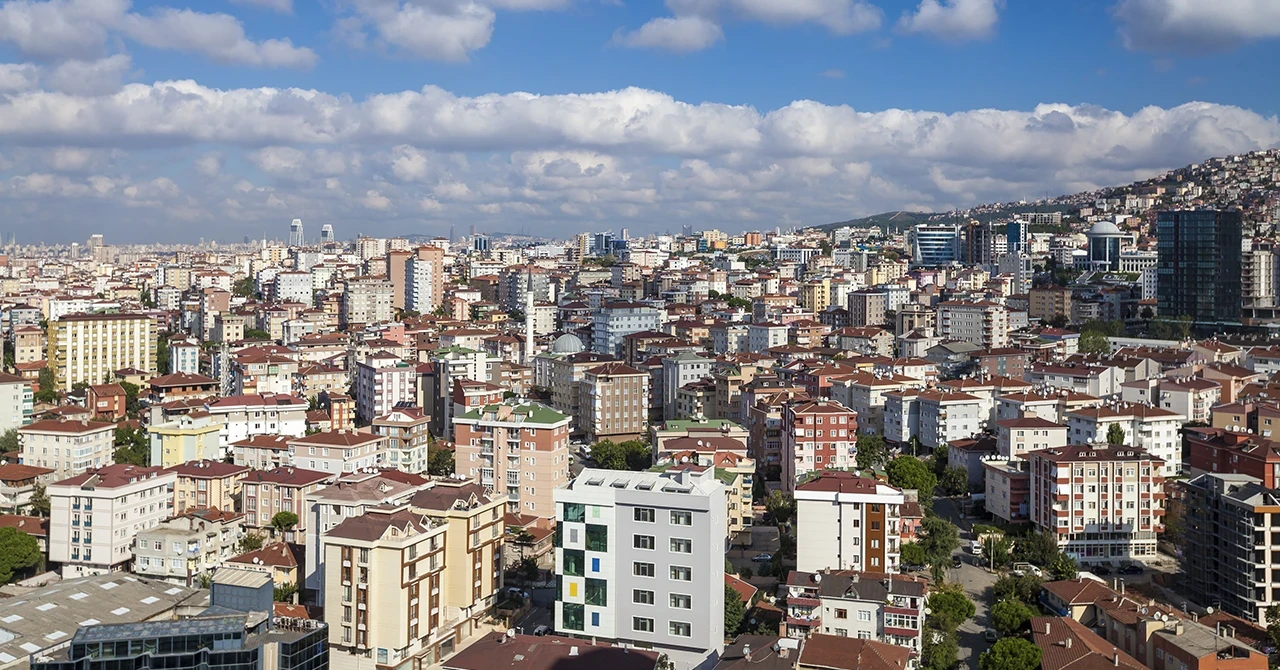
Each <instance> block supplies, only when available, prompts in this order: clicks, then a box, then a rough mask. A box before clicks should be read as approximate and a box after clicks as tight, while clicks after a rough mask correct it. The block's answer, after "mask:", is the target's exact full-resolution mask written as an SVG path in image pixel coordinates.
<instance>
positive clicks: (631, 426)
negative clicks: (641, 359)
mask: <svg viewBox="0 0 1280 670" xmlns="http://www.w3.org/2000/svg"><path fill="white" fill-rule="evenodd" d="M582 427H583V429H584V430H585V431H586V433H587V435H588V436H589V437H590V439H591V440H593V441H598V440H605V439H609V440H614V441H615V442H616V441H621V440H633V439H636V438H638V437H640V436H641V435H644V434H645V432H646V431H647V430H648V428H649V373H648V372H642V371H640V370H637V369H635V368H633V367H631V366H629V365H625V364H623V363H605V364H604V365H601V366H598V367H594V368H591V369H590V370H587V372H586V374H585V375H583V378H582Z"/></svg>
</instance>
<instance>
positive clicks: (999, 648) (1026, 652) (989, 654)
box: [978, 637, 1041, 670]
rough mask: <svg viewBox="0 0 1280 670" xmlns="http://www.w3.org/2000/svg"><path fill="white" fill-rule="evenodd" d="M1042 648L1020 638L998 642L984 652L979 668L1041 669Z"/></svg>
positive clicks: (1007, 669) (988, 669)
mask: <svg viewBox="0 0 1280 670" xmlns="http://www.w3.org/2000/svg"><path fill="white" fill-rule="evenodd" d="M1040 653H1041V652H1040V647H1037V646H1036V645H1034V644H1032V643H1030V642H1028V641H1026V640H1024V639H1022V638H1019V637H1006V638H1004V639H1003V640H997V641H996V643H995V644H993V645H991V648H990V649H988V650H986V651H984V652H982V656H981V657H979V658H978V667H980V668H982V670H1036V668H1039V667H1040Z"/></svg>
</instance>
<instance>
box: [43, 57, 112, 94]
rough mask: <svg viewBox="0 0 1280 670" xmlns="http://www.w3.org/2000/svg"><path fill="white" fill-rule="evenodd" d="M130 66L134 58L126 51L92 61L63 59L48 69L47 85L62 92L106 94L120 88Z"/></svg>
mask: <svg viewBox="0 0 1280 670" xmlns="http://www.w3.org/2000/svg"><path fill="white" fill-rule="evenodd" d="M132 67H133V61H132V60H130V58H129V56H128V55H127V54H115V55H114V56H108V57H106V58H101V59H98V60H94V61H82V60H69V61H64V62H62V63H59V64H58V66H57V67H55V68H54V69H53V70H52V71H51V72H50V73H49V75H48V77H46V85H47V86H48V87H49V88H51V89H53V90H55V91H61V92H63V93H71V94H82V95H106V94H108V93H114V92H116V91H118V90H120V86H121V85H122V83H123V80H124V78H125V77H126V76H127V75H128V74H129V70H130V69H131V68H132Z"/></svg>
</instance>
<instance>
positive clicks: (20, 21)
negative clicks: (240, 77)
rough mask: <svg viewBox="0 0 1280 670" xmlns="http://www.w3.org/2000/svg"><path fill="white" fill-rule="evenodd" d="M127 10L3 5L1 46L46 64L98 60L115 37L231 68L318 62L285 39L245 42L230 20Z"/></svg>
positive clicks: (76, 3) (91, 0) (15, 1)
mask: <svg viewBox="0 0 1280 670" xmlns="http://www.w3.org/2000/svg"><path fill="white" fill-rule="evenodd" d="M130 7H131V3H130V2H129V0H44V1H38V0H7V1H6V2H4V3H3V4H0V41H5V42H9V43H11V44H13V45H14V47H16V48H17V49H18V51H20V52H21V53H23V54H25V55H27V56H29V57H32V58H37V59H41V60H50V61H61V60H67V59H75V60H82V61H94V60H96V59H99V58H101V57H103V56H105V55H106V50H107V42H108V40H109V38H110V37H112V36H113V35H115V36H123V37H128V38H129V39H131V40H133V41H135V42H138V43H140V44H143V45H146V46H149V47H152V48H156V49H166V50H171V51H181V52H185V53H195V54H200V55H203V56H207V57H209V58H210V59H213V60H215V61H218V62H222V63H229V64H235V65H250V66H256V67H303V68H305V67H311V66H312V65H314V64H315V61H316V55H315V52H313V51H312V50H311V49H309V48H306V47H296V46H294V45H293V43H292V42H290V41H289V40H288V39H283V40H278V39H268V40H264V41H261V42H255V41H253V40H251V39H249V38H248V37H247V36H246V35H245V32H244V26H243V25H242V24H241V23H240V21H239V20H238V19H236V18H235V17H233V16H231V15H230V14H207V13H203V12H196V11H192V10H189V9H174V8H170V7H158V8H155V9H153V10H152V11H151V12H150V13H149V14H145V15H144V14H140V13H137V12H131V11H129V9H130Z"/></svg>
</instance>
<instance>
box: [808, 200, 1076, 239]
mask: <svg viewBox="0 0 1280 670" xmlns="http://www.w3.org/2000/svg"><path fill="white" fill-rule="evenodd" d="M1075 210H1076V208H1075V207H1073V206H1068V205H1064V204H1052V203H1026V204H1023V203H1006V204H1001V205H986V206H985V207H983V209H982V210H981V211H974V210H965V211H963V212H903V211H898V212H885V213H883V214H873V215H872V216H864V217H862V218H861V219H850V220H848V221H839V222H837V223H827V224H824V225H821V226H814V228H815V229H816V230H822V231H832V230H835V229H836V228H842V227H844V226H852V227H854V228H868V227H871V226H879V227H881V228H883V229H885V231H886V232H889V233H895V232H897V233H900V232H903V231H905V230H906V229H908V228H911V227H912V226H915V225H917V224H921V223H927V222H935V223H936V222H945V221H967V220H969V219H977V220H978V221H999V220H1003V219H1007V218H1009V217H1010V216H1012V215H1014V214H1026V213H1029V212H1062V214H1063V216H1068V215H1071V214H1074V212H1075Z"/></svg>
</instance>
